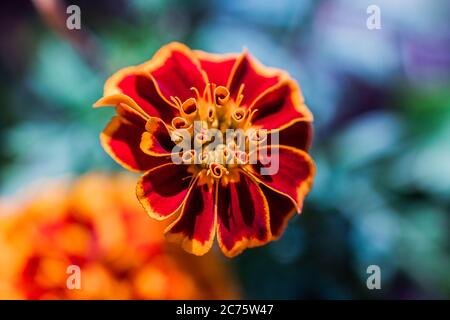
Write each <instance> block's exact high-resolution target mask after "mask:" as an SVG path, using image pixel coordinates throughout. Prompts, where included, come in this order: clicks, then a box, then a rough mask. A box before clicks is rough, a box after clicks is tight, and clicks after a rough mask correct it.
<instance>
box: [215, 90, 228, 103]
mask: <svg viewBox="0 0 450 320" xmlns="http://www.w3.org/2000/svg"><path fill="white" fill-rule="evenodd" d="M214 97H215V99H214V100H215V101H214V102H215V103H216V105H217V106H219V107H221V106H224V105H225V104H226V103H227V102H228V100H229V99H230V92H229V91H228V89H227V88H225V87H224V86H218V87H217V88H216V89H215V90H214Z"/></svg>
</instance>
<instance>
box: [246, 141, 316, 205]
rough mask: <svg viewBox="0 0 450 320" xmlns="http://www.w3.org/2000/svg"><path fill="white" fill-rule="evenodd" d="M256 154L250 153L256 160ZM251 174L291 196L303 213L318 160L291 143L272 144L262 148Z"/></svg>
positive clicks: (252, 166)
mask: <svg viewBox="0 0 450 320" xmlns="http://www.w3.org/2000/svg"><path fill="white" fill-rule="evenodd" d="M252 158H253V155H252V154H251V155H250V161H252ZM256 160H257V163H256V164H251V165H249V168H250V169H249V171H250V172H251V174H252V175H253V176H254V177H255V178H256V179H257V180H258V181H259V182H261V183H263V184H265V185H266V186H267V187H269V188H270V189H272V190H274V191H276V192H279V193H281V194H284V195H286V196H287V197H289V198H290V199H291V200H292V201H293V203H294V204H295V205H296V209H297V211H298V212H301V210H302V206H303V200H304V198H305V196H306V195H307V194H308V193H309V191H310V189H311V186H312V181H313V178H314V173H315V166H314V162H313V160H312V159H311V157H310V156H309V155H308V154H307V153H306V152H305V151H303V150H299V149H296V148H292V147H288V146H268V147H263V148H261V149H259V150H258V155H257V159H256Z"/></svg>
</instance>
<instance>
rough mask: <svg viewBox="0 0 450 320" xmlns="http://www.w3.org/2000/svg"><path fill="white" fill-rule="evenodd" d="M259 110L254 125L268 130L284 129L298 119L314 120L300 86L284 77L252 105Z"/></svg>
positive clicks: (253, 121)
mask: <svg viewBox="0 0 450 320" xmlns="http://www.w3.org/2000/svg"><path fill="white" fill-rule="evenodd" d="M250 109H251V110H257V112H256V113H255V114H254V117H253V119H252V126H254V127H258V128H262V129H267V130H278V131H279V130H282V129H284V128H286V127H289V126H291V125H292V124H294V123H295V122H298V121H312V119H313V117H312V114H311V112H310V111H309V110H308V108H307V107H306V106H305V104H304V101H303V97H302V94H301V92H300V88H299V87H298V85H297V83H296V82H295V81H294V80H292V79H284V80H283V81H281V82H279V83H277V84H276V85H274V86H272V87H270V88H269V89H267V90H265V91H264V92H262V93H261V94H260V95H259V96H258V97H257V98H256V100H255V101H254V102H253V104H252V105H251V107H250Z"/></svg>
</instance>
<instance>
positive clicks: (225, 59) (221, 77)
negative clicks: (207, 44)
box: [194, 50, 238, 86]
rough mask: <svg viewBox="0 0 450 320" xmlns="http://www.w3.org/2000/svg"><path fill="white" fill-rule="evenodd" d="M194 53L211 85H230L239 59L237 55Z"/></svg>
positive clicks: (197, 51)
mask: <svg viewBox="0 0 450 320" xmlns="http://www.w3.org/2000/svg"><path fill="white" fill-rule="evenodd" d="M194 53H195V55H196V56H197V58H198V60H199V61H200V65H201V68H202V69H203V70H204V71H205V72H206V74H207V75H208V79H209V81H210V82H211V83H214V84H216V85H217V86H226V85H227V84H228V79H229V77H230V74H231V70H232V69H233V66H234V64H235V63H236V60H237V58H238V55H237V54H213V53H207V52H204V51H199V50H196V51H194Z"/></svg>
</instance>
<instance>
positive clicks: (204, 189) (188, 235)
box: [165, 184, 216, 255]
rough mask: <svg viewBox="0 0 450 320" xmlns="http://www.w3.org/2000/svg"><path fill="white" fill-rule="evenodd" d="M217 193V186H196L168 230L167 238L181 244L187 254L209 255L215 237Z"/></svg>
mask: <svg viewBox="0 0 450 320" xmlns="http://www.w3.org/2000/svg"><path fill="white" fill-rule="evenodd" d="M215 193H216V192H215V186H211V185H208V184H202V185H200V184H195V185H194V186H193V187H192V188H191V190H190V191H189V195H188V196H187V199H186V202H185V204H184V206H183V209H182V212H181V214H180V216H179V217H178V218H177V220H175V221H174V222H173V223H172V224H171V225H170V226H169V227H168V228H167V230H166V232H165V233H166V236H167V238H168V239H169V240H170V241H173V242H178V243H180V244H181V246H182V248H183V249H184V250H186V251H187V252H190V253H193V254H195V255H203V254H205V253H207V252H208V251H209V250H210V249H211V246H212V244H213V241H214V235H215V226H216V212H215V207H214V203H215Z"/></svg>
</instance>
